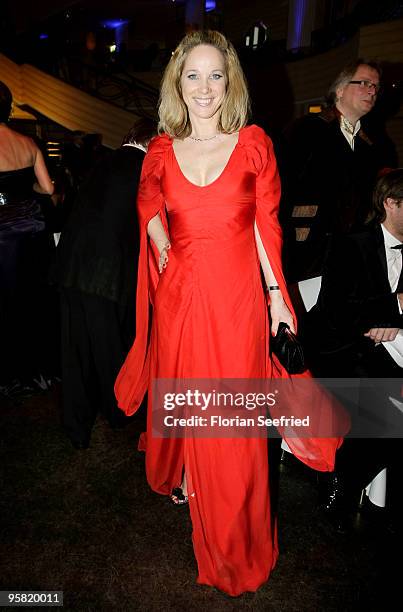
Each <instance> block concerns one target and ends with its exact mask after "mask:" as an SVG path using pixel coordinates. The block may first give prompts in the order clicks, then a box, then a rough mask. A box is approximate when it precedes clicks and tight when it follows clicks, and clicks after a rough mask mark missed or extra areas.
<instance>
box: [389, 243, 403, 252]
mask: <svg viewBox="0 0 403 612" xmlns="http://www.w3.org/2000/svg"><path fill="white" fill-rule="evenodd" d="M390 248H391V249H399V250H400V251H401V250H402V249H403V244H397V245H396V246H393V247H390Z"/></svg>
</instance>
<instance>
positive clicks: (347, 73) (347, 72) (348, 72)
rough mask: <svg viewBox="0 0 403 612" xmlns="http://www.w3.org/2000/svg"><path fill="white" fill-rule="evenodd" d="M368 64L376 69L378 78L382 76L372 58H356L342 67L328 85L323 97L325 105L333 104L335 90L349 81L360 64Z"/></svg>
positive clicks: (378, 66) (335, 96)
mask: <svg viewBox="0 0 403 612" xmlns="http://www.w3.org/2000/svg"><path fill="white" fill-rule="evenodd" d="M363 65H364V66H369V67H370V68H372V69H373V70H376V71H377V73H378V74H379V78H381V76H382V69H381V67H380V65H379V63H378V62H376V61H374V60H366V59H363V58H362V57H360V58H358V59H357V60H355V61H354V62H350V63H349V64H347V66H345V67H344V68H343V70H342V71H341V72H339V74H338V75H337V77H336V78H335V80H334V81H333V83H332V84H331V85H330V87H329V89H328V92H327V94H326V97H325V102H326V106H334V105H335V103H336V101H337V94H336V92H337V90H338V89H339V87H342V86H343V85H347V83H348V81H351V79H352V78H353V76H354V75H355V73H356V72H357V70H358V68H359V67H360V66H363Z"/></svg>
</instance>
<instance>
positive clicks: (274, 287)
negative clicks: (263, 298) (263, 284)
mask: <svg viewBox="0 0 403 612" xmlns="http://www.w3.org/2000/svg"><path fill="white" fill-rule="evenodd" d="M268 289H269V291H280V287H279V286H278V285H269V287H268Z"/></svg>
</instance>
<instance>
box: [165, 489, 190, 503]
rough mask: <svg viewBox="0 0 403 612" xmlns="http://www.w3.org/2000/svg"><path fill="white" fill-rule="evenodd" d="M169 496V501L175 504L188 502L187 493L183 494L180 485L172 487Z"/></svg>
mask: <svg viewBox="0 0 403 612" xmlns="http://www.w3.org/2000/svg"><path fill="white" fill-rule="evenodd" d="M169 497H170V500H171V502H172V503H173V504H174V505H175V506H185V505H186V504H188V503H189V497H188V496H187V495H184V493H183V491H182V489H181V488H180V487H175V488H174V489H172V493H171V495H170V496H169Z"/></svg>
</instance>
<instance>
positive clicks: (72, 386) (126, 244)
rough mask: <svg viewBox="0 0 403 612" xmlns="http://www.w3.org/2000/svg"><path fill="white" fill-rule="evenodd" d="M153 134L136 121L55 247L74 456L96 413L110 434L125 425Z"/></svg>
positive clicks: (97, 172) (84, 192)
mask: <svg viewBox="0 0 403 612" xmlns="http://www.w3.org/2000/svg"><path fill="white" fill-rule="evenodd" d="M155 134H156V124H155V122H154V121H151V120H148V119H140V120H138V121H137V123H136V124H135V126H134V127H133V128H132V129H131V130H130V132H129V133H128V134H127V135H126V137H125V138H124V140H123V143H122V146H121V147H120V148H119V149H117V150H116V151H114V152H113V153H112V154H111V155H110V156H109V157H108V158H104V159H102V160H101V161H100V162H99V163H98V164H97V165H96V166H95V167H94V168H93V170H92V172H91V173H90V175H89V176H88V178H87V179H86V181H85V182H84V183H83V184H82V185H81V187H80V189H79V192H78V196H77V198H76V201H75V203H74V206H73V210H72V212H71V215H70V217H69V219H68V221H67V224H66V226H65V228H64V229H63V231H62V235H61V238H60V242H59V245H58V247H57V261H56V265H55V269H54V272H53V277H54V278H55V280H56V282H57V283H58V285H59V286H60V294H61V331H62V338H61V339H62V342H61V344H62V346H61V348H62V396H63V425H64V428H65V431H66V433H67V435H68V437H69V438H70V440H71V442H72V444H73V446H74V447H75V448H77V449H85V448H88V446H89V443H90V437H91V431H92V427H93V425H94V422H95V419H96V416H97V414H98V412H100V413H102V414H103V415H104V416H105V418H106V419H107V420H108V421H109V423H110V425H111V426H112V427H114V428H115V427H120V426H122V425H123V424H124V422H125V419H126V417H125V416H124V415H123V413H122V412H121V411H120V410H119V408H118V407H117V404H116V399H115V394H114V383H115V379H116V376H117V374H118V372H119V369H120V367H121V365H122V363H123V361H124V359H125V357H126V354H127V352H128V351H129V349H130V347H131V344H132V343H133V339H134V334H135V325H136V315H135V313H136V286H137V262H138V249H139V238H138V235H139V228H138V221H137V212H136V198H137V189H138V185H139V180H140V173H141V168H142V163H143V158H144V153H145V151H146V147H147V145H148V142H149V141H150V139H151V138H152V136H154V135H155Z"/></svg>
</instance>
